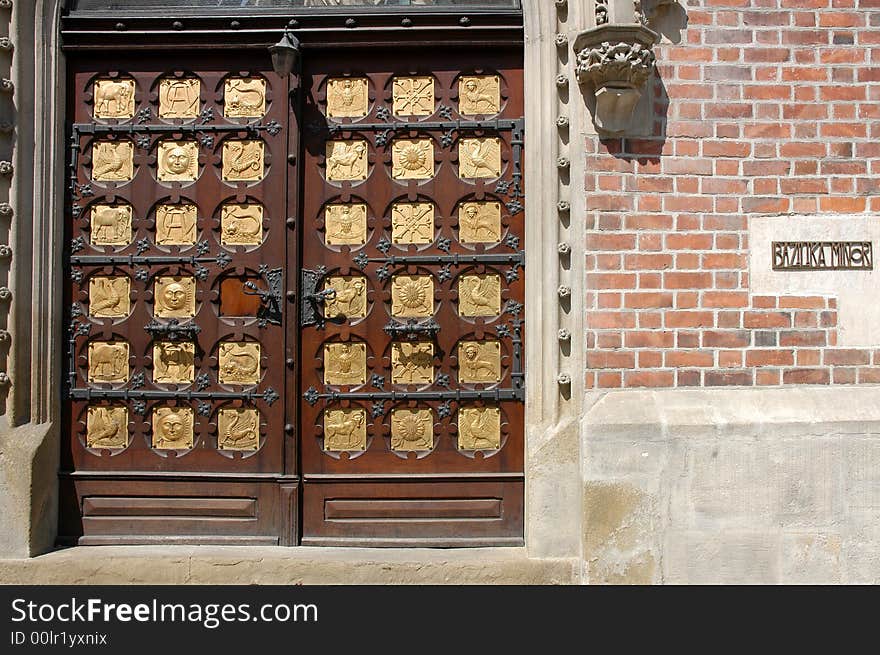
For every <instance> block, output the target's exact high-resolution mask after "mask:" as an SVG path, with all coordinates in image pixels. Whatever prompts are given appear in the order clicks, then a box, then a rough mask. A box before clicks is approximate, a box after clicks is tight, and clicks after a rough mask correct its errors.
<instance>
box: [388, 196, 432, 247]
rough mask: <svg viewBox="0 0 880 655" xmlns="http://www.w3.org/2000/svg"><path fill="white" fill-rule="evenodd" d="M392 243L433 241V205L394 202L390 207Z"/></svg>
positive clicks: (428, 203)
mask: <svg viewBox="0 0 880 655" xmlns="http://www.w3.org/2000/svg"><path fill="white" fill-rule="evenodd" d="M391 241H392V242H393V243H431V242H433V241H434V205H433V204H432V203H430V202H396V203H394V205H393V206H392V207H391Z"/></svg>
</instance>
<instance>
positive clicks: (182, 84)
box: [159, 77, 202, 118]
mask: <svg viewBox="0 0 880 655" xmlns="http://www.w3.org/2000/svg"><path fill="white" fill-rule="evenodd" d="M201 93H202V84H201V82H199V80H197V79H196V78H194V77H188V78H182V79H179V78H169V79H165V80H162V81H161V82H159V118H198V116H199V109H200V103H199V100H200V97H199V96H200V95H201Z"/></svg>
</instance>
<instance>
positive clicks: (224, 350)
mask: <svg viewBox="0 0 880 655" xmlns="http://www.w3.org/2000/svg"><path fill="white" fill-rule="evenodd" d="M260 354H261V353H260V344H258V343H255V342H253V341H226V342H223V343H221V344H220V357H219V360H220V374H219V378H220V382H221V384H258V383H259V381H260Z"/></svg>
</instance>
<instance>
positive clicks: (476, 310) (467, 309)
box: [458, 274, 501, 316]
mask: <svg viewBox="0 0 880 655" xmlns="http://www.w3.org/2000/svg"><path fill="white" fill-rule="evenodd" d="M458 311H459V314H460V315H461V316H498V315H499V314H500V313H501V277H500V276H498V275H495V274H488V275H462V276H461V279H460V280H459V281H458Z"/></svg>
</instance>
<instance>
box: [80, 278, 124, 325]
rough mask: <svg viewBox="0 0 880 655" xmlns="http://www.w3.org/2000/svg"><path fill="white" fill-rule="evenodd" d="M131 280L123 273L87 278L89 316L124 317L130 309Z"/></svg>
mask: <svg viewBox="0 0 880 655" xmlns="http://www.w3.org/2000/svg"><path fill="white" fill-rule="evenodd" d="M130 294H131V281H130V280H129V279H128V278H127V277H125V276H124V275H118V276H112V277H99V276H96V277H93V278H91V279H90V280H89V316H95V317H97V318H124V317H126V316H128V313H129V312H130V311H131V299H130V297H129V296H130Z"/></svg>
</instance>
